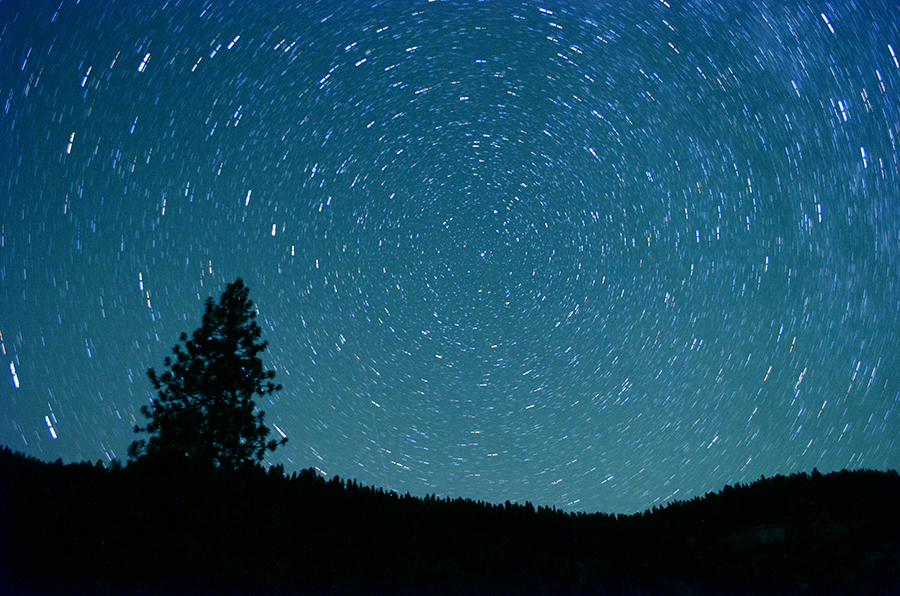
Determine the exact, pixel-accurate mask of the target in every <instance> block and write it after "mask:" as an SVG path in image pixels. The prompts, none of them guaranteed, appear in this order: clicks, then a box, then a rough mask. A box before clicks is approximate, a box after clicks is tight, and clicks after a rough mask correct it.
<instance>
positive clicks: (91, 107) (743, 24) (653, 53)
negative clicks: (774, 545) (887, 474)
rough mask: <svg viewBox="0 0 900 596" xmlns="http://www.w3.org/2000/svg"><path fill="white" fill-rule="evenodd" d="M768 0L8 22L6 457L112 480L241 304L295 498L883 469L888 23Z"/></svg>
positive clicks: (898, 324) (35, 13) (553, 489)
mask: <svg viewBox="0 0 900 596" xmlns="http://www.w3.org/2000/svg"><path fill="white" fill-rule="evenodd" d="M783 4H784V3H782V2H756V3H747V2H724V3H713V2H678V1H673V0H669V1H667V2H663V1H660V0H652V1H651V0H646V1H636V0H635V1H631V2H619V1H618V0H617V1H615V2H596V1H590V2H587V1H572V2H545V3H534V2H524V3H513V2H494V3H487V2H412V1H404V2H401V1H394V2H390V1H389V2H384V3H380V4H377V5H376V6H372V5H371V4H367V3H357V2H333V1H327V2H319V3H314V2H294V3H287V2H260V3H253V2H247V3H241V6H240V8H237V7H236V6H234V5H232V6H229V5H228V4H227V3H224V2H207V3H201V2H195V1H192V0H187V1H183V2H168V3H157V2H152V3H146V2H99V1H96V0H87V1H82V2H80V3H75V2H71V1H64V2H62V4H59V3H58V2H55V1H54V2H53V3H50V2H41V1H38V2H28V3H26V4H24V5H23V4H17V3H8V2H5V3H2V4H0V23H2V29H0V57H2V61H0V101H2V104H3V111H2V113H0V130H2V134H0V183H2V184H0V226H2V228H0V304H2V317H0V333H2V339H0V343H2V356H3V359H4V362H5V364H4V366H5V367H8V369H9V372H8V375H7V377H6V380H5V381H3V382H0V443H2V444H4V445H8V446H10V447H12V448H14V449H16V450H21V451H24V452H25V453H28V454H31V455H35V456H37V457H40V458H42V459H45V460H54V459H57V458H59V457H62V458H63V459H64V460H66V461H78V460H82V459H87V460H91V461H94V460H97V459H103V460H108V459H109V458H120V459H124V458H125V455H126V454H125V451H126V448H127V446H128V444H129V443H130V442H131V441H132V440H133V439H134V438H135V435H134V434H133V432H132V427H133V425H134V424H135V423H136V422H143V421H142V419H141V416H140V413H139V408H140V406H141V405H143V404H145V403H147V402H148V401H149V399H150V395H151V390H152V387H151V385H150V383H149V381H148V380H147V378H146V375H145V371H146V369H147V368H148V367H151V366H153V367H156V368H157V369H159V368H161V366H162V360H163V358H164V357H165V356H166V355H167V354H168V353H169V350H170V349H171V347H172V345H173V344H174V343H175V341H176V340H177V336H178V334H179V333H180V332H182V331H184V332H188V333H190V332H191V331H193V329H195V328H196V327H197V326H199V323H200V316H201V314H202V309H203V301H204V300H205V299H206V297H208V296H211V295H212V296H215V297H216V298H218V296H219V295H220V294H221V292H222V291H223V290H224V287H225V285H226V284H227V283H229V282H231V281H233V280H234V279H235V278H237V277H241V278H243V279H244V281H245V283H246V284H247V285H248V286H249V288H250V291H251V299H253V300H254V302H255V303H256V304H257V306H258V308H259V313H260V319H259V320H260V322H261V324H262V326H263V329H264V334H265V338H266V339H267V340H268V341H269V344H270V349H269V351H268V352H267V356H266V362H267V365H268V366H269V367H271V368H274V369H275V370H276V371H277V374H278V376H277V380H278V381H280V382H281V383H283V384H284V386H285V389H284V390H283V391H281V392H280V393H277V394H276V397H275V398H273V399H272V400H271V402H268V401H267V402H266V403H260V404H259V405H260V406H261V407H262V408H263V409H264V410H265V411H266V413H267V421H268V422H269V423H270V424H271V425H273V427H274V426H277V428H278V429H280V430H281V431H282V432H284V433H285V434H287V436H288V437H289V438H290V442H289V443H288V444H287V446H286V447H283V448H281V449H279V450H278V451H277V452H276V453H275V454H274V455H271V456H270V457H269V460H270V461H271V462H273V463H283V464H284V465H285V468H286V469H287V470H289V471H295V470H299V469H301V468H307V467H310V466H315V467H317V468H318V469H319V470H321V471H322V472H323V473H325V474H327V475H335V474H337V475H340V476H341V477H349V478H357V479H359V480H360V481H361V482H363V483H366V484H373V485H379V486H383V487H386V488H389V489H393V490H397V491H399V492H401V493H405V492H410V493H412V494H415V495H425V494H430V493H436V494H438V495H442V496H445V495H450V496H463V497H469V498H473V499H479V500H486V501H490V502H503V501H505V500H507V499H509V500H513V501H516V500H517V501H525V500H530V501H532V502H533V503H535V504H541V505H552V506H556V507H560V508H564V509H567V510H586V511H597V510H602V511H608V512H632V511H636V510H640V509H645V508H648V507H651V506H653V505H657V504H662V503H665V502H667V501H669V500H671V499H689V498H692V497H694V496H699V495H702V494H704V493H705V492H707V491H710V490H718V489H720V488H721V487H722V486H724V485H725V484H729V483H735V482H750V481H753V480H755V479H758V478H759V477H760V476H761V475H767V476H768V475H774V474H778V473H781V474H788V473H793V472H799V471H811V470H812V469H813V468H814V467H818V469H819V470H820V471H822V472H826V471H831V470H837V469H842V468H876V469H885V468H895V469H896V468H898V467H900V449H898V445H897V437H898V436H900V412H898V411H897V409H898V406H900V403H898V402H900V397H898V396H900V360H898V355H897V349H896V345H897V344H898V340H900V286H898V282H900V275H898V272H900V271H898V267H900V262H898V256H900V212H898V210H900V194H898V190H897V181H898V174H900V163H898V157H900V152H898V147H897V143H898V141H900V111H898V110H900V105H898V99H897V98H898V97H900V64H898V57H897V55H896V54H897V52H898V51H900V14H898V11H897V8H896V7H895V6H894V5H893V3H892V2H888V1H885V2H859V3H837V4H834V5H831V6H828V5H823V4H820V3H805V2H799V3H791V4H792V5H791V6H790V7H787V8H785V7H784V6H783ZM336 6H338V7H339V8H336ZM823 7H825V8H823ZM823 10H824V12H823ZM17 11H19V12H17ZM273 433H274V434H276V435H277V431H276V430H275V429H274V428H273Z"/></svg>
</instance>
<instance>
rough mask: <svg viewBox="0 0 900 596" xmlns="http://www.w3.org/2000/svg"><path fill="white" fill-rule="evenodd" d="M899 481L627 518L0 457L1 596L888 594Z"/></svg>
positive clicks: (759, 489) (859, 480)
mask: <svg viewBox="0 0 900 596" xmlns="http://www.w3.org/2000/svg"><path fill="white" fill-rule="evenodd" d="M898 504H900V476H898V474H897V473H896V472H895V471H889V472H877V471H871V470H862V471H843V472H837V473H832V474H827V475H822V474H819V473H818V472H813V474H812V475H808V474H795V475H792V476H787V477H785V476H775V477H774V478H763V479H760V480H759V481H757V482H754V483H752V484H750V485H737V486H733V487H732V486H728V487H725V488H724V489H723V490H722V491H721V492H719V493H716V494H713V493H710V494H708V495H706V496H704V497H702V498H700V497H698V498H695V499H692V500H690V501H686V502H675V503H672V504H669V505H667V506H665V507H663V508H656V509H654V510H653V511H647V512H644V513H641V514H636V515H609V514H603V513H594V514H584V513H577V514H572V513H566V512H563V511H560V510H557V509H554V508H548V507H538V508H535V507H534V506H532V505H531V504H530V503H526V504H524V505H520V504H515V503H509V502H507V503H505V504H488V503H483V502H475V501H472V500H468V499H462V498H458V499H449V498H447V499H439V498H435V497H433V496H431V497H427V498H424V499H423V498H414V497H411V496H409V495H406V496H400V495H397V494H396V493H393V492H386V491H384V490H382V489H376V488H371V487H367V486H362V485H360V484H358V483H357V482H355V481H353V480H351V481H343V480H341V479H339V478H337V477H334V478H332V479H330V480H328V481H326V480H325V479H324V478H322V477H321V476H320V475H318V474H317V473H316V472H315V471H314V470H313V469H308V470H304V471H302V472H300V473H294V474H292V475H290V476H288V475H285V474H284V473H283V469H282V468H281V467H279V466H276V467H273V468H270V469H269V470H268V471H266V470H264V469H262V468H260V467H258V466H247V467H245V468H242V469H239V470H222V469H210V468H204V467H199V466H196V465H193V464H192V463H191V462H190V461H187V460H184V459H181V458H173V457H171V456H166V455H158V456H155V457H147V458H143V459H142V460H139V461H137V462H134V463H131V464H129V465H128V466H127V467H121V466H118V465H114V466H112V467H111V468H106V467H104V466H103V465H101V464H99V462H98V464H96V465H95V464H90V463H80V464H68V465H63V464H62V462H61V461H58V462H56V463H45V462H41V461H39V460H37V459H34V458H32V457H27V456H24V455H22V454H19V453H14V452H13V451H11V450H9V449H7V448H0V592H2V593H3V594H126V593H127V594H304V595H305V594H416V595H419V594H423V595H425V594H435V595H438V594H492V595H493V594H604V595H605V594H691V595H696V594H896V593H900V592H898V591H900V512H898Z"/></svg>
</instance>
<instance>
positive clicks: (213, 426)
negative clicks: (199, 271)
mask: <svg viewBox="0 0 900 596" xmlns="http://www.w3.org/2000/svg"><path fill="white" fill-rule="evenodd" d="M248 295H249V290H248V289H247V288H246V287H245V286H244V283H243V281H242V280H240V279H238V280H236V281H235V282H234V283H232V284H229V285H228V287H227V288H226V290H225V292H224V293H223V294H222V298H221V300H220V301H219V303H218V304H216V303H214V302H213V299H212V298H211V297H210V298H207V300H206V311H205V313H204V314H203V321H202V324H201V326H200V328H199V329H197V330H196V331H194V333H193V336H192V338H191V339H190V340H188V338H187V334H186V333H182V334H181V337H180V343H179V344H175V347H174V348H173V349H172V353H173V354H174V360H173V359H172V358H171V357H166V359H165V367H166V368H167V369H168V370H166V372H164V373H163V374H162V375H157V373H156V371H155V370H154V369H153V368H150V369H149V370H148V371H147V376H148V377H149V378H150V381H151V382H152V383H153V386H154V388H155V389H156V390H157V398H156V399H154V400H152V401H151V403H150V405H145V406H143V407H141V413H142V414H143V415H144V416H146V417H147V418H148V419H149V423H148V424H147V425H146V426H138V425H135V427H134V430H135V432H138V433H139V432H147V433H150V435H151V436H150V437H149V440H148V439H141V440H138V441H135V442H134V443H132V444H131V446H130V447H129V448H128V455H129V457H130V458H131V459H132V460H137V459H140V458H142V457H145V456H147V455H152V454H159V453H162V454H166V455H176V456H185V457H187V458H188V459H190V460H191V461H193V462H195V463H198V464H201V465H207V466H213V467H227V468H239V467H241V466H243V465H244V464H247V463H254V462H258V461H260V460H262V458H263V456H264V455H265V452H266V451H274V450H275V449H276V448H277V447H278V446H280V445H284V444H285V443H286V442H287V438H283V439H282V440H280V441H275V440H270V441H266V437H267V435H268V434H269V428H268V427H267V426H266V425H265V424H264V422H263V418H264V413H263V412H262V411H260V410H258V409H257V407H256V403H255V402H254V399H253V398H254V396H255V395H259V396H265V395H267V394H270V393H273V392H275V391H278V390H280V389H281V385H275V384H274V383H273V382H272V379H273V378H274V377H275V371H272V370H270V371H265V370H263V363H262V360H261V359H260V356H259V355H260V353H261V352H263V351H264V350H265V349H266V346H267V342H265V341H262V340H261V339H260V337H261V335H262V331H261V329H260V327H259V325H258V324H257V322H256V310H255V309H254V308H253V302H251V301H250V300H249V298H248ZM181 344H184V347H183V348H182V346H181Z"/></svg>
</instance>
